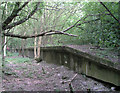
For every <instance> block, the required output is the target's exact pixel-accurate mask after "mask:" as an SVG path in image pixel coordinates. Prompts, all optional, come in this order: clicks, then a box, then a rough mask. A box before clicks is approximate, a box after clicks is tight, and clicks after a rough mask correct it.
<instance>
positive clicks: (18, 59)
mask: <svg viewBox="0 0 120 93" xmlns="http://www.w3.org/2000/svg"><path fill="white" fill-rule="evenodd" d="M30 61H31V60H30V59H29V58H22V57H14V58H9V57H8V58H6V59H5V62H6V63H9V62H13V63H14V64H16V63H25V62H30Z"/></svg>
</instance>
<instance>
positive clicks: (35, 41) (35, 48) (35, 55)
mask: <svg viewBox="0 0 120 93" xmlns="http://www.w3.org/2000/svg"><path fill="white" fill-rule="evenodd" d="M35 34H37V31H36V29H35ZM34 58H35V59H36V58H37V37H35V40H34Z"/></svg>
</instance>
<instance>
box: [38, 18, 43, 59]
mask: <svg viewBox="0 0 120 93" xmlns="http://www.w3.org/2000/svg"><path fill="white" fill-rule="evenodd" d="M42 29H43V16H41V27H40V33H41V31H42ZM41 40H42V37H39V40H38V48H37V58H40V46H41Z"/></svg>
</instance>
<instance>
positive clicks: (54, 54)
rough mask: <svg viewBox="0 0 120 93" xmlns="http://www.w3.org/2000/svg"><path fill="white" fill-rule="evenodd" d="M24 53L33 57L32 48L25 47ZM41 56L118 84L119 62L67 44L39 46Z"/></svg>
mask: <svg viewBox="0 0 120 93" xmlns="http://www.w3.org/2000/svg"><path fill="white" fill-rule="evenodd" d="M18 51H19V50H18ZM25 55H26V56H28V57H31V58H33V57H34V52H33V48H27V49H25ZM41 58H42V59H43V60H45V61H46V62H48V63H54V64H58V65H65V66H67V67H69V68H70V69H72V70H74V71H76V72H78V73H82V74H85V75H87V76H91V77H93V78H96V79H99V80H102V81H105V82H109V83H112V84H114V85H116V86H120V64H119V63H115V62H112V61H109V60H106V59H102V58H98V57H96V56H93V55H90V54H88V53H85V52H82V51H80V50H76V49H73V48H71V47H68V46H53V47H41Z"/></svg>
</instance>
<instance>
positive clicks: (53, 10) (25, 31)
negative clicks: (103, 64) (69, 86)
mask: <svg viewBox="0 0 120 93" xmlns="http://www.w3.org/2000/svg"><path fill="white" fill-rule="evenodd" d="M0 5H1V8H0V11H1V12H0V13H1V16H0V17H1V18H0V19H1V25H0V26H1V27H0V35H1V37H0V41H1V47H0V48H1V55H2V59H3V61H4V56H6V50H7V48H8V49H12V48H21V49H24V48H27V47H34V55H35V58H37V57H39V56H40V52H39V51H40V46H50V45H88V44H89V45H94V46H96V47H97V48H100V47H104V48H111V49H113V50H114V49H117V51H118V54H119V48H120V2H101V1H100V0H98V2H31V1H30V0H28V1H27V2H1V4H0ZM36 50H38V53H37V52H36Z"/></svg>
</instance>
